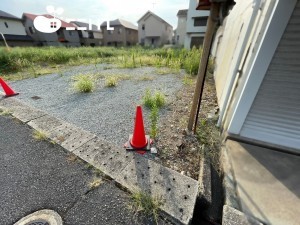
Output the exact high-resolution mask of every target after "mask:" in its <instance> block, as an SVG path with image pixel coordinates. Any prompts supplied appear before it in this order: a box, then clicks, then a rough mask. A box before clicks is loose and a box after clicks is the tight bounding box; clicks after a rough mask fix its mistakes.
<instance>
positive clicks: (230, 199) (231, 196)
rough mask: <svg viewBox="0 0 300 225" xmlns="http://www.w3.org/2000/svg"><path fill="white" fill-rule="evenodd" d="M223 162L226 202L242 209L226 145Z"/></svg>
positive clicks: (223, 149)
mask: <svg viewBox="0 0 300 225" xmlns="http://www.w3.org/2000/svg"><path fill="white" fill-rule="evenodd" d="M221 163H222V168H223V173H224V178H223V189H224V195H225V196H224V197H225V200H224V204H225V205H228V206H231V207H232V208H235V209H239V210H240V209H241V207H240V203H239V201H238V196H237V192H236V181H235V178H234V173H233V169H232V164H231V161H230V159H229V157H228V154H227V149H226V146H222V148H221Z"/></svg>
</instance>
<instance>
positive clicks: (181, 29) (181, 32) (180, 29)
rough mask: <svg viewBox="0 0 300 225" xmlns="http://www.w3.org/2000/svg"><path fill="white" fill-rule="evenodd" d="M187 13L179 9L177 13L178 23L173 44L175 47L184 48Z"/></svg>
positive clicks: (185, 10)
mask: <svg viewBox="0 0 300 225" xmlns="http://www.w3.org/2000/svg"><path fill="white" fill-rule="evenodd" d="M187 12H188V10H187V9H181V10H179V11H178V13H177V17H178V22H177V28H176V34H175V44H176V45H177V46H184V40H185V36H186V22H187Z"/></svg>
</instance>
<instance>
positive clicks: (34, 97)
mask: <svg viewBox="0 0 300 225" xmlns="http://www.w3.org/2000/svg"><path fill="white" fill-rule="evenodd" d="M31 98H32V99H33V100H38V99H41V97H39V96H32V97H31Z"/></svg>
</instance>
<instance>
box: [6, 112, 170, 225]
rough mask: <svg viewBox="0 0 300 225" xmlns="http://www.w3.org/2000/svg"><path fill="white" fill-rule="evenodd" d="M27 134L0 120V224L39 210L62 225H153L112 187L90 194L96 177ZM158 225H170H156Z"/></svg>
mask: <svg viewBox="0 0 300 225" xmlns="http://www.w3.org/2000/svg"><path fill="white" fill-rule="evenodd" d="M32 132H33V130H32V129H31V128H30V127H29V126H27V125H26V124H22V123H20V122H19V121H18V120H16V119H14V118H12V117H10V116H0V171H1V173H0V224H1V225H11V224H13V223H15V222H17V221H18V220H20V219H21V218H22V217H24V216H26V215H28V214H30V213H32V212H35V211H37V210H41V209H52V210H54V211H56V212H58V213H59V214H60V215H61V217H62V218H63V221H64V225H98V224H99V225H102V224H105V225H109V224H114V225H118V224H130V225H135V224H137V225H138V224H155V223H154V222H153V221H152V220H151V219H149V218H145V217H143V216H141V215H139V216H138V215H136V213H134V212H132V211H131V210H130V209H129V208H128V205H129V204H130V201H131V200H130V197H129V195H128V193H126V192H124V191H122V190H120V189H119V188H118V187H116V186H115V184H114V183H113V182H112V181H108V180H104V182H103V183H102V184H101V185H100V186H99V187H98V188H95V189H91V188H90V187H89V184H90V183H91V181H93V180H94V178H95V177H97V174H96V173H95V171H94V170H93V169H92V168H90V167H88V166H87V164H86V163H85V162H83V161H80V160H76V161H74V160H73V159H74V158H72V157H71V156H70V153H67V152H66V151H65V150H64V149H63V148H61V147H60V146H58V145H53V144H51V143H49V142H47V141H37V140H35V139H34V138H32ZM159 224H170V223H169V222H167V221H163V220H162V219H161V220H160V221H159Z"/></svg>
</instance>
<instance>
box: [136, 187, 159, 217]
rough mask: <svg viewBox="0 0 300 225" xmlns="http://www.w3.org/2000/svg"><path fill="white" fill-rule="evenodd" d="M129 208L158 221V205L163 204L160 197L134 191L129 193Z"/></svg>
mask: <svg viewBox="0 0 300 225" xmlns="http://www.w3.org/2000/svg"><path fill="white" fill-rule="evenodd" d="M131 199H132V202H131V204H130V208H131V209H133V210H134V211H136V212H143V213H144V214H145V215H146V216H151V217H153V218H154V220H155V222H156V223H157V222H158V212H159V207H160V206H161V205H162V204H163V202H162V201H161V199H160V198H158V197H152V196H151V195H150V194H148V193H143V192H135V193H133V194H132V195H131Z"/></svg>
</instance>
